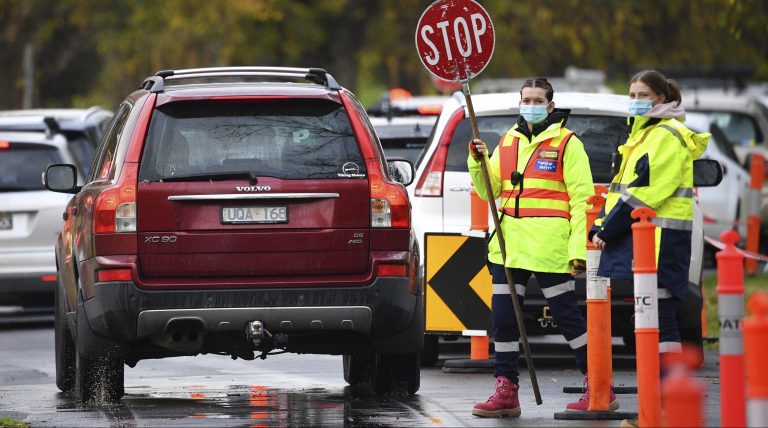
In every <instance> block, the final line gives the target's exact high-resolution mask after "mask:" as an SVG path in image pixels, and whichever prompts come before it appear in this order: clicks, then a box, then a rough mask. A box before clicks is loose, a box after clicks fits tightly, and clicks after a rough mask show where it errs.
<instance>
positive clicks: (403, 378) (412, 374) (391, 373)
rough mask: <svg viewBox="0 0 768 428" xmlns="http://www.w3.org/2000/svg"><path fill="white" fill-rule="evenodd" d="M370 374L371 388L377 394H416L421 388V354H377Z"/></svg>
mask: <svg viewBox="0 0 768 428" xmlns="http://www.w3.org/2000/svg"><path fill="white" fill-rule="evenodd" d="M370 373H371V379H370V387H371V389H372V390H373V391H374V392H376V393H377V394H388V393H395V394H399V393H407V394H415V393H416V391H418V390H419V386H421V361H420V358H419V353H418V352H412V353H407V354H381V353H376V354H374V357H373V364H372V367H371V372H370Z"/></svg>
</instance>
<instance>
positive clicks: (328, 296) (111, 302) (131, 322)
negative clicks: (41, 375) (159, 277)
mask: <svg viewBox="0 0 768 428" xmlns="http://www.w3.org/2000/svg"><path fill="white" fill-rule="evenodd" d="M409 286H410V280H409V278H379V279H377V280H376V281H374V282H373V283H372V284H370V285H368V286H364V287H323V288H297V289H274V288H273V289H269V288H264V289H247V290H244V289H227V290H210V289H208V290H174V291H168V290H166V291H147V290H143V289H141V288H138V287H137V286H136V285H135V284H134V283H132V282H110V283H97V284H95V286H94V288H93V289H94V297H93V298H91V299H89V300H87V301H85V302H83V303H81V305H82V306H81V308H82V315H85V317H84V318H81V319H85V320H87V325H88V327H89V328H87V329H83V328H82V327H83V326H78V327H80V328H78V336H79V337H78V342H79V343H78V349H79V350H80V351H81V352H86V353H87V352H98V349H99V348H102V349H103V347H104V343H103V339H107V338H108V339H109V341H110V342H113V343H114V345H116V346H118V347H121V348H126V349H125V351H126V352H133V351H128V348H130V347H125V346H123V345H128V344H136V343H140V342H148V341H151V340H152V339H153V337H157V336H159V335H168V334H172V333H173V329H174V328H175V326H179V325H182V326H189V325H195V326H196V328H197V329H198V330H199V331H200V332H202V333H204V334H206V335H232V336H231V337H238V338H242V340H243V341H244V342H243V343H245V339H246V338H245V334H244V333H245V327H246V323H247V322H248V321H257V320H258V321H262V323H263V324H264V328H265V329H266V330H267V331H269V332H270V333H271V334H275V333H285V334H287V335H288V337H289V340H290V343H291V345H292V347H293V349H290V348H289V350H292V351H296V352H306V353H330V354H344V353H350V352H353V351H357V350H361V349H365V348H368V349H372V350H374V351H378V352H396V353H404V352H418V351H420V350H421V348H422V346H423V333H424V318H423V303H422V298H421V293H420V290H419V293H417V294H416V295H414V294H412V293H411V292H409ZM84 330H87V331H85V332H84ZM83 333H85V334H84V335H83ZM292 333H301V335H297V336H296V339H291V338H292V336H291V334H292ZM313 333H317V334H322V335H323V344H322V346H318V345H316V344H315V345H307V346H309V347H308V348H307V347H302V346H303V344H302V339H301V337H302V336H304V335H307V334H310V335H312V334H313ZM86 336H93V337H92V339H93V340H87V339H86ZM81 339H86V340H81ZM335 342H336V343H335ZM202 351H204V349H202V350H201V352H202ZM137 359H142V356H141V355H137Z"/></svg>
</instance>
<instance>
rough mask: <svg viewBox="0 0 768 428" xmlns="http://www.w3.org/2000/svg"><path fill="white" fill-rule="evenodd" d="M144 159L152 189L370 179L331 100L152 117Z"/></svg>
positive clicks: (178, 108)
mask: <svg viewBox="0 0 768 428" xmlns="http://www.w3.org/2000/svg"><path fill="white" fill-rule="evenodd" d="M143 156H144V158H143V159H142V162H141V170H140V172H139V178H140V179H141V180H149V181H159V180H163V179H173V180H179V179H183V178H184V177H189V179H190V180H199V179H200V177H205V176H208V175H218V174H222V173H224V174H226V173H242V174H246V175H250V176H254V177H255V176H271V177H276V178H281V179H314V178H360V177H365V176H366V175H365V174H366V171H365V162H364V161H363V158H362V156H361V154H360V149H359V148H358V145H357V140H356V138H355V135H354V133H353V131H352V126H351V125H350V122H349V118H348V116H347V114H346V111H345V110H344V108H343V107H342V106H340V105H339V104H337V103H334V102H331V101H325V100H302V101H301V102H295V101H281V102H269V103H230V102H227V103H212V102H179V103H170V104H168V105H165V106H161V107H160V108H158V110H157V111H156V112H155V114H154V115H153V117H152V123H151V125H150V130H149V137H148V140H147V144H146V147H145V151H144V155H143Z"/></svg>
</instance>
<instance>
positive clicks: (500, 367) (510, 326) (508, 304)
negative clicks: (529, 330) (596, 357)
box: [488, 263, 587, 383]
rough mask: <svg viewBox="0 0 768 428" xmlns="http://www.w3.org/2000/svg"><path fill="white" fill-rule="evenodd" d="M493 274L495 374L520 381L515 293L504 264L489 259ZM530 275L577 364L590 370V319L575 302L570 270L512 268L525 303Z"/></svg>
mask: <svg viewBox="0 0 768 428" xmlns="http://www.w3.org/2000/svg"><path fill="white" fill-rule="evenodd" d="M488 270H489V271H490V273H491V276H492V277H493V298H492V300H491V312H492V319H493V342H494V349H495V353H496V374H495V375H496V376H506V377H508V378H509V379H510V380H512V382H513V383H518V371H517V363H518V358H519V357H520V349H519V344H518V340H519V338H520V332H519V330H518V328H517V320H516V318H515V309H514V306H513V305H512V296H511V295H510V294H509V285H508V283H507V276H506V274H505V272H504V267H503V266H502V265H497V264H494V263H488ZM531 275H535V276H536V281H538V283H539V287H540V288H541V291H542V293H543V294H544V297H545V298H546V299H547V304H548V305H549V309H550V312H551V313H552V317H553V318H554V320H555V323H557V328H558V329H559V330H560V333H562V335H563V336H564V337H565V339H566V340H567V341H568V344H569V345H570V347H571V349H572V350H573V353H574V355H575V357H576V364H577V366H578V367H579V369H580V370H581V372H582V373H586V372H587V322H586V320H585V319H584V317H583V316H582V314H581V311H580V310H579V308H578V306H577V302H576V292H575V283H574V280H573V277H572V276H571V275H570V274H567V273H549V272H531V271H528V270H524V269H512V277H513V279H514V282H515V291H516V293H517V297H518V299H519V301H520V306H521V307H522V305H523V302H524V300H525V290H526V288H525V287H526V284H527V283H528V279H530V277H531Z"/></svg>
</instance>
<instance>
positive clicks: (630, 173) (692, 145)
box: [592, 116, 710, 300]
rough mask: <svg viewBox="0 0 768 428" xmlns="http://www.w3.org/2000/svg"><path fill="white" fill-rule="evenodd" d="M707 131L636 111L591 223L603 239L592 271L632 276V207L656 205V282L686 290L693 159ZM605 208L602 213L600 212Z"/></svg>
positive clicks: (676, 294)
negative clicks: (602, 201)
mask: <svg viewBox="0 0 768 428" xmlns="http://www.w3.org/2000/svg"><path fill="white" fill-rule="evenodd" d="M709 137H710V134H708V133H701V134H697V133H695V132H693V131H691V130H690V129H688V128H687V127H686V126H685V125H683V124H682V123H681V122H679V121H678V120H677V119H672V118H666V119H658V118H656V119H649V118H647V117H643V116H636V117H635V118H634V123H633V124H632V130H631V131H630V134H629V138H628V139H627V142H626V144H624V145H622V146H620V147H619V153H620V154H621V167H620V169H619V171H618V173H617V174H616V176H615V177H614V178H613V181H612V182H611V185H610V189H609V192H608V197H607V198H606V204H605V207H604V209H603V212H602V213H601V214H600V217H599V218H598V219H597V221H596V222H595V226H594V228H593V229H592V231H593V232H596V233H597V236H598V237H599V238H600V239H602V240H603V241H605V243H606V246H605V248H604V249H603V253H602V256H601V258H600V268H599V270H598V275H601V276H606V277H612V278H623V279H632V277H633V272H632V259H633V254H632V228H631V227H632V223H633V222H634V219H632V218H631V216H630V215H631V212H632V210H634V209H635V208H639V207H650V208H651V209H653V210H654V211H656V218H654V219H653V222H654V223H655V224H656V225H657V226H658V227H657V228H656V262H657V271H658V273H657V278H658V283H659V286H660V287H664V288H667V289H668V290H669V291H670V292H671V293H672V295H673V296H674V297H676V298H678V299H681V300H682V299H684V298H685V296H686V294H687V290H688V269H689V267H690V259H691V230H692V228H693V204H694V200H693V160H694V159H696V158H698V157H699V156H700V155H701V154H702V153H703V152H704V149H705V148H706V146H707V142H708V141H709ZM606 214H607V215H606Z"/></svg>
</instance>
